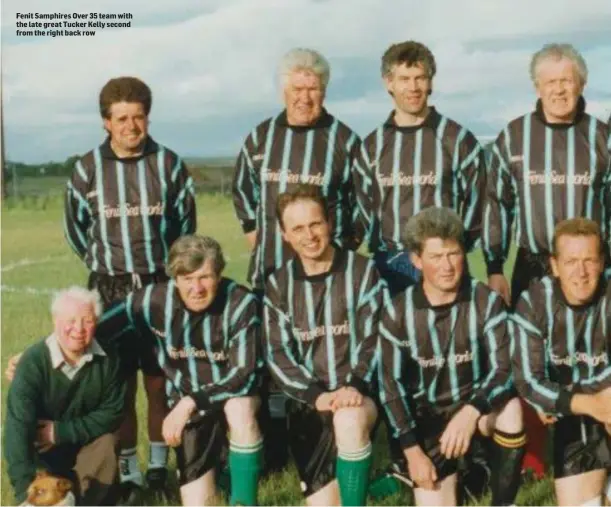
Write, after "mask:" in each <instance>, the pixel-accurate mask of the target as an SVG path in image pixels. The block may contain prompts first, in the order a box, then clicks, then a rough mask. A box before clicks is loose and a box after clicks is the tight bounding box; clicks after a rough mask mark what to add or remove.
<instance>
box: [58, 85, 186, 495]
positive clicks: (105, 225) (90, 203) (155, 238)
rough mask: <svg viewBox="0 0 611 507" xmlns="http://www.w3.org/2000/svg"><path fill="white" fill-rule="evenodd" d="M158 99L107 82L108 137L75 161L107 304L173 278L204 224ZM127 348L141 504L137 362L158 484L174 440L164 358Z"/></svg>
mask: <svg viewBox="0 0 611 507" xmlns="http://www.w3.org/2000/svg"><path fill="white" fill-rule="evenodd" d="M151 103H152V96H151V90H150V89H149V87H148V86H147V85H146V84H145V83H143V82H142V81H140V80H139V79H137V78H134V77H119V78H115V79H111V80H110V81H108V83H106V84H105V85H104V87H103V88H102V91H101V92H100V114H101V116H102V121H103V125H104V129H105V130H106V132H107V133H108V137H107V138H106V140H105V141H104V143H103V144H102V145H101V146H99V147H98V148H95V149H94V150H92V151H90V152H89V153H87V154H86V155H84V156H83V157H82V158H81V159H80V160H78V161H77V162H76V165H75V168H74V171H73V173H72V176H71V177H70V180H69V181H68V185H67V189H66V201H65V202H66V205H65V219H64V228H65V236H66V239H67V240H68V243H69V244H70V246H71V247H72V249H73V250H74V251H75V252H76V254H77V255H78V256H79V257H80V258H81V259H82V260H83V261H84V262H85V264H86V265H87V268H88V269H89V271H90V274H89V282H88V285H89V288H97V289H98V290H99V292H100V294H101V296H102V301H103V303H104V305H105V306H108V305H109V304H110V303H111V302H112V301H114V300H117V299H122V298H124V297H125V296H126V295H127V294H128V293H129V292H131V291H132V290H135V289H138V288H140V287H143V286H145V285H147V284H149V283H154V282H159V281H162V280H165V279H166V276H165V273H164V265H165V262H166V260H167V255H168V251H169V249H170V247H171V245H172V243H173V242H174V241H175V240H176V239H177V238H178V237H180V236H181V235H184V234H191V233H193V232H194V231H195V228H196V214H195V200H194V192H193V181H192V179H191V177H190V176H189V173H188V171H187V168H186V167H185V165H184V163H183V162H182V161H181V159H180V158H179V157H178V156H177V155H176V154H175V153H174V152H173V151H171V150H169V149H167V148H165V147H163V146H161V145H159V144H157V143H156V142H155V141H154V140H153V139H152V138H151V137H150V136H149V135H148V125H149V123H148V122H149V120H148V116H149V113H150V110H151ZM121 355H122V357H123V359H124V364H125V372H126V375H127V376H128V377H129V378H128V387H127V394H126V417H125V420H124V422H123V424H122V426H121V431H120V435H121V438H120V440H121V455H120V470H121V482H122V483H123V485H124V489H125V494H126V501H127V502H128V503H132V502H137V501H138V499H137V497H138V496H139V492H140V488H141V487H142V486H143V478H142V474H141V472H140V470H139V468H138V460H137V456H136V444H137V434H138V426H137V419H136V408H135V400H136V387H137V371H138V369H139V368H140V369H142V372H143V374H144V385H145V388H146V392H147V398H148V409H149V410H148V433H149V440H150V452H149V463H148V470H147V473H146V480H147V483H148V486H149V487H150V488H153V489H162V488H163V487H164V485H165V482H166V476H167V469H166V464H167V454H168V449H167V446H166V445H165V443H164V442H163V439H162V436H161V423H162V421H163V417H164V414H165V396H164V391H163V383H164V380H163V375H162V373H161V370H160V369H159V367H158V365H157V364H156V363H155V362H153V363H151V362H150V361H149V362H147V360H146V358H145V357H140V351H139V349H138V347H137V346H136V340H135V339H134V340H133V341H130V340H125V341H124V342H123V349H122V351H121ZM126 358H128V359H126Z"/></svg>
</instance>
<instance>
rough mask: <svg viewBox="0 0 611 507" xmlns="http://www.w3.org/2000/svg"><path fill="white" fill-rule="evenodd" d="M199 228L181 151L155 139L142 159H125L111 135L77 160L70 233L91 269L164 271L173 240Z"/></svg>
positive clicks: (68, 208)
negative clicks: (112, 143) (113, 142)
mask: <svg viewBox="0 0 611 507" xmlns="http://www.w3.org/2000/svg"><path fill="white" fill-rule="evenodd" d="M195 229H196V213H195V197H194V190H193V180H192V179H191V176H190V175H189V172H188V171H187V168H186V166H185V164H184V163H183V162H182V161H181V159H180V158H179V157H178V155H176V154H175V153H174V152H173V151H171V150H169V149H167V148H164V147H163V146H161V145H159V144H157V143H156V142H155V141H153V139H152V138H150V137H149V138H148V139H147V140H146V143H145V146H144V151H143V153H142V155H141V156H139V157H132V158H118V157H117V156H116V155H115V153H114V152H113V150H112V148H111V146H110V138H107V139H106V141H105V142H104V143H103V144H102V145H101V146H100V147H98V148H96V149H94V150H92V151H90V152H89V153H87V154H86V155H84V156H83V157H82V158H81V159H79V160H78V161H77V162H76V165H75V168H74V171H73V172H72V175H71V177H70V180H69V181H68V184H67V188H66V196H65V214H64V234H65V236H66V239H67V240H68V244H69V245H70V246H71V248H72V249H73V250H74V251H75V253H76V254H77V255H78V256H79V257H80V258H81V259H83V260H84V261H85V264H86V265H87V268H88V269H89V270H90V271H93V272H95V273H102V274H106V275H122V274H126V273H138V274H147V273H154V272H156V271H159V270H163V269H164V266H165V263H166V260H167V256H168V251H169V249H170V247H171V246H172V243H174V241H175V240H176V239H177V238H178V237H179V236H183V235H185V234H193V233H194V232H195Z"/></svg>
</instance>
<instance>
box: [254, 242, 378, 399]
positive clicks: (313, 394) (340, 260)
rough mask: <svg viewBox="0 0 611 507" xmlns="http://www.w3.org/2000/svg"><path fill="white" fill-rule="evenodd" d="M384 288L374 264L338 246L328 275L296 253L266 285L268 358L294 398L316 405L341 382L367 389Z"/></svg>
mask: <svg viewBox="0 0 611 507" xmlns="http://www.w3.org/2000/svg"><path fill="white" fill-rule="evenodd" d="M385 291H386V285H385V283H384V281H383V280H381V278H380V275H379V274H378V272H377V270H376V268H375V266H374V264H373V262H372V261H370V260H369V259H367V258H366V257H362V256H361V255H359V254H355V253H354V252H351V251H342V250H336V251H335V255H334V259H333V263H332V266H331V268H330V270H329V271H328V272H326V273H322V274H319V275H314V276H307V275H306V274H305V272H304V270H303V265H302V263H301V261H300V260H299V258H298V257H295V258H294V259H291V260H290V261H288V263H287V264H286V265H285V266H283V267H282V268H280V269H279V270H277V271H275V272H274V273H272V274H271V275H270V276H269V278H268V280H267V283H266V286H265V299H264V311H263V328H264V344H263V347H264V352H263V353H264V355H265V357H266V360H267V364H268V368H269V371H270V372H271V374H272V375H273V377H274V378H275V379H276V381H277V382H278V384H279V385H280V386H281V388H282V389H283V391H284V392H285V393H287V394H288V395H289V396H290V397H292V398H294V399H296V400H299V401H301V402H304V403H308V404H309V405H312V406H314V405H315V403H316V399H317V398H318V396H319V395H320V394H322V393H324V392H329V391H334V390H336V389H338V388H340V387H343V386H352V387H355V388H356V389H358V390H359V391H360V392H361V393H363V394H368V393H369V392H370V388H369V383H370V382H371V380H372V376H373V373H374V370H375V363H376V347H377V340H378V314H379V311H380V308H381V306H382V302H383V297H384V292H385Z"/></svg>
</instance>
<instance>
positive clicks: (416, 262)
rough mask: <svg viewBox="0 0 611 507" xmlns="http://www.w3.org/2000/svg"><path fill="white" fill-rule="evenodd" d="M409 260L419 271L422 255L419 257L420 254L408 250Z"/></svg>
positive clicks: (420, 269)
mask: <svg viewBox="0 0 611 507" xmlns="http://www.w3.org/2000/svg"><path fill="white" fill-rule="evenodd" d="M409 260H410V261H411V262H412V264H413V265H414V266H415V267H416V268H418V270H419V271H422V257H420V255H418V254H417V253H416V252H410V254H409Z"/></svg>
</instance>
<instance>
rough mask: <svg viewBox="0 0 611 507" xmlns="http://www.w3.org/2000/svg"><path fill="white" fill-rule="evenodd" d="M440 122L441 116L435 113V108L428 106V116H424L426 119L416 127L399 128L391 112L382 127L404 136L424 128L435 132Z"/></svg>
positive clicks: (393, 112) (393, 113)
mask: <svg viewBox="0 0 611 507" xmlns="http://www.w3.org/2000/svg"><path fill="white" fill-rule="evenodd" d="M440 120H441V115H440V114H439V113H438V112H437V110H436V109H435V107H433V106H429V114H427V115H426V118H424V121H423V122H422V123H420V124H418V125H409V126H405V127H400V126H399V125H397V123H396V122H395V111H394V110H392V111H391V112H390V114H389V115H388V118H386V121H385V122H384V127H386V128H390V129H394V130H397V131H399V132H403V133H404V134H407V133H409V132H416V131H417V130H420V129H421V128H425V127H426V128H430V129H432V130H435V129H437V127H438V126H439V122H440Z"/></svg>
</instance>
